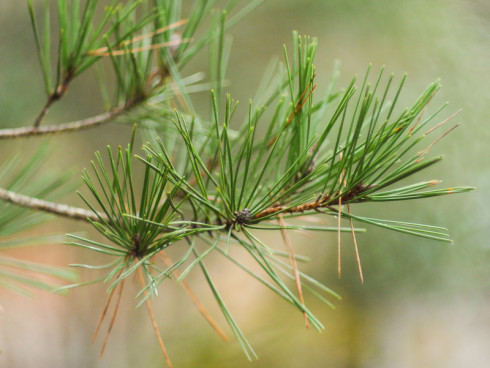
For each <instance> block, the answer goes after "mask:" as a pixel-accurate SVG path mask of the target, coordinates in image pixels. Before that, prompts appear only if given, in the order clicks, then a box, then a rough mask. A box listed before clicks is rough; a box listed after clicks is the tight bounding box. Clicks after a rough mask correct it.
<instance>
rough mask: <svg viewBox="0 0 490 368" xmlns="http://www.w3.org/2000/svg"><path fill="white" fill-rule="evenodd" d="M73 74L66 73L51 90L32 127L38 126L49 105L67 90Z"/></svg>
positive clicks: (36, 127)
mask: <svg viewBox="0 0 490 368" xmlns="http://www.w3.org/2000/svg"><path fill="white" fill-rule="evenodd" d="M73 76H74V73H69V74H67V75H66V77H65V78H64V79H63V82H62V83H61V84H60V85H59V86H58V87H57V88H56V89H55V90H54V91H53V92H51V94H50V95H49V97H48V100H47V101H46V103H45V104H44V107H43V108H42V110H41V111H40V112H39V114H38V115H37V117H36V120H35V121H34V125H33V128H34V129H38V128H39V126H40V125H41V121H42V120H43V118H44V116H45V115H46V114H47V113H48V111H49V108H50V107H51V105H52V104H54V103H55V102H56V101H58V100H60V99H61V98H62V97H63V96H64V95H65V93H66V91H68V85H69V84H70V82H71V80H72V79H73Z"/></svg>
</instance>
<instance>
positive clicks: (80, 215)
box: [0, 188, 104, 221]
mask: <svg viewBox="0 0 490 368" xmlns="http://www.w3.org/2000/svg"><path fill="white" fill-rule="evenodd" d="M0 200H3V201H5V202H8V203H12V204H15V205H17V206H21V207H25V208H30V209H33V210H37V211H44V212H48V213H52V214H54V215H58V216H63V217H67V218H70V219H73V220H83V221H86V220H87V219H90V220H93V221H99V217H98V216H97V215H96V214H95V213H93V212H92V211H87V210H84V209H83V208H78V207H72V206H68V205H66V204H61V203H53V202H48V201H44V200H42V199H38V198H33V197H29V196H26V195H23V194H18V193H15V192H11V191H9V190H6V189H3V188H0ZM100 216H102V217H104V215H102V214H100Z"/></svg>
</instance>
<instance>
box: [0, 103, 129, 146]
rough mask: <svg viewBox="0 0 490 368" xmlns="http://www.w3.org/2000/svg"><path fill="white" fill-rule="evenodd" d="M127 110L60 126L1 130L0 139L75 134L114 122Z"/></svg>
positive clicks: (119, 109) (125, 108) (118, 109)
mask: <svg viewBox="0 0 490 368" xmlns="http://www.w3.org/2000/svg"><path fill="white" fill-rule="evenodd" d="M127 110H128V107H127V106H125V107H119V108H115V109H113V110H111V111H109V112H106V113H104V114H100V115H97V116H93V117H90V118H87V119H83V120H79V121H74V122H71V123H65V124H60V125H51V126H45V127H22V128H14V129H0V139H8V138H21V137H29V136H34V135H45V134H56V133H65V132H73V131H77V130H81V129H87V128H92V127H96V126H98V125H102V124H105V123H108V122H109V121H111V120H113V119H114V118H115V117H116V116H118V115H119V114H121V113H123V112H125V111H127Z"/></svg>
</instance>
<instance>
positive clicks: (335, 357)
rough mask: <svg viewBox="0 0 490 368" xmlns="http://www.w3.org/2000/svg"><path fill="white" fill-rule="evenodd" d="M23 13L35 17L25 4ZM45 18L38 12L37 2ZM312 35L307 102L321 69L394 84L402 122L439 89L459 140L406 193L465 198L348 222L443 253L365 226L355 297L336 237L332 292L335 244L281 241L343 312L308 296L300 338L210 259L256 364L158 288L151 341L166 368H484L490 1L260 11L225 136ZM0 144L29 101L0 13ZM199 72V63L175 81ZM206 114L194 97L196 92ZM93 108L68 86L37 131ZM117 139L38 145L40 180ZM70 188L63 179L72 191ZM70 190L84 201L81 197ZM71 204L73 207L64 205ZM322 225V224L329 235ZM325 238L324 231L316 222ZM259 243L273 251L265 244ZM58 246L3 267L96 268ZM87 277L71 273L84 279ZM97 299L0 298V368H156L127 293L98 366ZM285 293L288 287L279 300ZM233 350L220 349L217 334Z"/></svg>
mask: <svg viewBox="0 0 490 368" xmlns="http://www.w3.org/2000/svg"><path fill="white" fill-rule="evenodd" d="M34 3H35V4H38V3H40V2H36V1H35V2H34ZM53 3H54V2H53ZM292 30H298V31H299V32H300V34H305V35H311V36H316V37H318V43H319V47H318V53H317V56H316V63H315V65H316V70H317V83H318V87H317V91H319V93H320V95H322V93H323V92H324V91H325V89H326V88H327V85H328V82H329V80H330V76H331V72H332V70H333V67H334V64H335V61H336V60H340V61H341V68H340V72H341V76H340V80H339V83H338V86H339V87H340V86H345V85H346V83H348V81H350V79H351V78H352V76H353V75H354V74H358V75H360V76H362V75H363V73H364V72H365V70H366V68H367V66H368V64H369V63H372V64H373V70H374V71H377V70H379V69H380V68H381V67H382V65H386V71H387V72H388V73H387V74H389V73H395V74H396V76H398V79H399V78H401V77H402V75H403V73H405V72H407V73H408V80H407V84H406V88H405V90H404V92H403V94H402V97H401V101H400V107H401V108H403V107H405V106H407V107H408V106H409V104H410V103H411V102H413V101H414V100H415V99H416V98H417V97H418V95H419V94H420V93H421V92H422V91H423V89H424V88H425V87H426V86H427V85H428V84H429V83H430V82H432V81H434V80H436V79H438V78H440V79H441V81H442V85H443V88H442V90H441V91H440V92H439V93H438V95H437V96H436V97H435V99H434V102H432V104H433V106H431V107H432V108H433V110H434V111H435V109H436V107H437V106H439V105H441V104H443V103H444V102H445V101H449V102H450V106H449V108H447V109H445V110H444V112H443V113H442V114H441V116H440V118H439V119H440V120H441V121H442V120H443V119H445V118H447V117H448V116H450V115H451V114H452V113H453V112H455V111H456V110H458V109H462V112H461V113H460V114H459V115H458V116H457V117H456V118H455V120H454V122H455V123H458V122H462V123H463V124H462V126H461V127H459V128H458V129H456V130H455V131H454V132H453V133H451V134H450V135H449V136H447V137H445V138H444V139H443V140H442V141H441V142H439V143H438V144H437V145H436V146H435V147H434V148H433V149H432V151H431V154H432V155H433V156H435V155H439V154H444V155H445V160H443V161H442V162H441V163H440V164H438V165H436V166H435V167H431V168H430V169H429V170H428V172H427V173H423V174H422V175H421V176H420V177H418V179H422V178H423V179H424V180H431V179H439V180H443V185H445V186H446V187H450V186H456V185H471V186H476V187H478V189H477V191H474V192H470V193H466V194H462V195H454V196H448V197H442V198H435V199H427V200H423V201H422V200H419V201H413V202H410V201H407V202H404V203H394V204H388V205H383V206H379V205H370V204H364V205H362V206H361V207H359V208H358V209H354V211H356V210H357V211H361V212H362V213H364V214H366V213H369V214H371V215H372V216H373V217H376V216H378V217H380V218H386V219H396V220H401V221H413V222H419V223H428V224H433V225H438V226H446V227H448V228H449V230H450V234H451V237H452V239H454V245H446V244H440V243H437V242H433V241H430V240H427V239H421V238H415V237H410V236H408V235H402V234H399V233H391V232H389V231H387V230H386V231H384V230H381V229H379V228H370V227H368V228H367V229H368V231H367V233H364V234H360V235H358V237H357V242H358V244H359V248H360V256H361V261H362V266H363V270H364V279H365V283H364V284H361V283H360V281H359V278H358V274H357V264H356V261H355V253H354V249H353V243H352V238H351V237H350V236H349V235H348V234H346V235H343V238H342V239H343V243H342V244H343V251H342V262H343V264H342V267H343V271H342V277H341V278H340V279H338V278H337V263H336V257H337V253H336V252H337V248H336V247H337V244H336V238H335V236H331V235H329V236H326V235H324V234H323V233H320V234H314V237H313V238H309V237H305V236H304V235H303V234H292V237H293V240H294V242H293V244H294V248H295V251H296V252H298V253H299V254H304V255H306V256H308V257H310V258H311V262H310V263H308V264H301V265H300V268H301V269H302V270H304V271H305V272H307V273H308V274H309V275H311V276H313V277H315V278H316V279H318V280H320V281H321V282H323V283H325V284H326V285H327V286H329V287H330V288H332V289H333V290H335V291H336V292H338V293H339V294H340V295H341V296H342V300H341V301H334V300H332V301H333V302H334V304H335V307H336V309H334V310H333V309H330V308H328V307H327V306H326V305H324V304H322V303H320V302H319V301H318V300H317V299H315V298H314V297H313V296H312V295H308V294H306V303H307V305H308V306H309V307H310V308H311V309H312V310H313V312H314V313H315V314H316V315H317V316H318V317H319V318H320V320H321V321H322V322H323V323H324V325H325V330H324V331H323V332H322V333H317V332H315V331H314V330H306V329H305V328H304V321H303V316H302V315H301V314H300V313H299V312H298V311H297V310H296V309H294V308H292V307H291V306H290V305H289V304H287V303H286V302H284V300H281V299H280V298H278V297H277V296H276V295H274V294H272V293H271V292H270V291H269V290H267V289H266V288H265V287H263V286H262V285H259V284H258V283H257V282H256V281H255V280H253V279H252V278H251V277H249V276H248V275H246V274H245V273H243V272H242V271H240V270H239V269H238V268H236V267H234V266H233V265H232V264H230V263H229V262H227V261H226V260H225V259H224V258H223V257H220V256H219V255H212V256H210V258H209V259H208V260H207V261H206V263H207V264H209V268H210V270H211V273H212V277H213V279H214V281H216V283H217V285H218V287H219V290H220V293H221V294H222V296H223V298H224V299H225V301H226V302H227V306H228V307H229V310H230V311H231V313H232V315H233V316H234V317H235V318H236V320H237V322H238V323H239V325H240V326H241V328H242V330H243V332H244V334H245V335H246V336H247V338H248V340H249V341H250V343H251V345H252V346H253V347H254V349H255V350H256V352H257V354H258V356H259V359H258V360H257V361H252V362H248V361H247V360H246V358H245V356H244V354H243V353H242V351H241V349H240V347H239V345H238V343H237V342H236V341H235V340H234V339H233V338H232V339H230V341H229V342H226V343H225V342H223V341H221V340H220V339H219V337H218V336H217V335H216V334H215V333H214V331H213V330H212V329H211V328H210V327H209V326H208V324H207V323H206V321H205V320H204V319H203V318H202V316H201V315H200V314H199V312H198V311H197V309H196V308H195V307H194V305H193V304H192V302H191V301H190V299H189V298H188V297H187V295H186V294H185V292H184V291H183V290H182V289H181V288H180V287H179V286H178V285H176V284H175V282H172V281H168V282H165V283H164V284H163V285H162V286H161V287H160V289H159V290H160V296H159V298H156V299H154V300H152V305H153V309H154V311H155V315H156V320H157V323H158V325H159V328H160V333H161V334H162V338H163V340H164V342H165V344H166V346H167V349H168V351H169V354H170V356H171V359H172V361H173V363H174V365H175V366H176V367H179V368H183V367H199V368H207V367H213V368H218V367H253V368H258V367H261V368H266V367H267V368H272V367H281V368H290V367H291V368H296V367H313V368H317V367H318V368H323V367H328V368H357V367H359V368H361V367H362V368H371V367H373V368H385V367H386V368H391V367H396V368H412V367H413V368H415V367H416V368H420V367H430V368H439V367H441V368H452V367H454V368H460V367H472V368H485V367H488V366H489V364H490V363H489V362H490V349H489V344H490V244H489V239H490V230H489V229H490V225H489V224H490V200H489V198H490V185H489V182H490V160H489V156H490V149H489V145H488V142H489V141H490V129H488V124H489V121H490V109H489V106H490V103H489V101H490V92H489V88H488V85H489V82H490V68H489V65H490V2H488V1H486V0H472V1H455V0H452V1H443V0H424V1H422V0H394V1H388V0H377V1H374V0H367V1H361V0H348V1H340V0H332V1H318V0H317V1H314V0H303V1H293V0H282V1H279V0H270V1H266V2H265V3H264V4H263V5H262V6H261V7H259V8H258V9H257V10H256V11H255V12H253V13H252V14H251V15H249V16H248V17H247V18H245V19H244V20H243V21H242V22H241V23H239V24H238V25H237V26H236V27H234V28H233V29H232V30H231V31H230V34H231V35H232V36H233V49H232V54H231V57H230V60H229V66H228V71H227V78H228V79H229V81H230V85H229V86H228V87H227V91H228V92H230V93H231V95H232V96H233V97H234V98H236V99H238V100H240V101H242V103H241V105H240V107H239V110H238V112H237V116H238V118H237V121H240V117H241V116H245V115H246V113H247V101H248V99H249V98H252V97H253V96H254V95H255V91H256V88H257V87H258V86H259V84H260V80H261V76H262V75H263V72H264V70H265V69H266V67H267V65H268V63H269V60H271V59H272V58H278V59H280V60H282V58H283V44H285V45H286V46H287V47H288V48H289V49H291V40H292V37H291V31H292ZM0 50H1V52H0V66H1V68H0V128H6V127H19V126H28V125H31V124H32V122H33V120H34V118H35V116H36V114H37V112H38V111H39V110H40V109H41V107H42V105H43V103H44V95H43V87H42V75H41V71H40V68H39V65H38V60H37V55H36V48H35V44H34V39H33V36H32V32H31V26H30V22H29V16H28V12H27V6H26V4H25V2H24V1H11V0H0ZM206 68H207V56H206V55H203V57H202V58H196V59H195V60H194V61H193V62H192V63H191V64H190V65H188V66H187V67H186V68H185V70H184V71H183V74H184V75H189V74H192V73H194V72H197V71H201V70H204V71H206ZM194 97H195V98H196V104H197V106H203V108H206V109H207V108H208V101H209V96H208V95H207V94H205V93H201V94H197V95H196V96H194ZM101 111H102V104H101V102H100V98H99V92H98V87H97V85H96V83H95V77H94V74H93V73H92V72H88V73H87V75H85V76H82V77H80V78H78V79H76V80H75V81H74V83H73V85H72V86H70V90H69V93H68V94H67V96H66V98H65V99H63V100H62V101H61V102H59V103H58V104H57V105H56V106H54V107H53V108H52V110H51V111H50V113H49V115H48V117H47V118H46V123H47V122H51V123H61V122H67V121H72V120H78V119H81V118H84V117H89V116H92V115H95V114H97V113H100V112H101ZM130 129H131V127H130V126H129V125H128V126H121V125H117V124H109V125H106V126H103V127H100V128H95V129H93V130H86V131H83V132H79V133H69V134H66V135H57V136H54V137H52V138H50V140H49V142H50V143H49V144H50V145H51V146H52V147H53V155H52V156H51V158H50V159H49V161H48V162H46V164H45V167H44V168H43V170H44V169H45V170H49V169H57V170H60V171H63V170H67V169H75V170H77V171H78V172H80V171H81V169H82V168H85V167H89V165H90V160H91V159H92V158H93V153H94V152H95V151H97V150H100V151H105V149H106V148H105V147H106V145H108V144H110V145H111V146H117V145H119V144H120V145H122V146H125V145H126V144H127V143H128V140H129V137H130ZM42 141H43V139H39V138H28V139H17V140H10V141H0V158H1V160H0V164H1V163H3V162H5V161H7V160H8V159H9V157H11V155H13V154H19V155H20V156H21V157H24V158H28V157H29V155H30V153H32V152H33V151H34V149H35V148H36V147H37V146H39V145H40V143H41V142H42ZM76 177H77V178H78V177H79V175H77V176H76ZM83 190H85V189H84V188H83V187H82V191H83ZM62 200H63V201H64V202H65V203H68V204H72V205H76V206H82V205H83V203H82V201H81V200H80V199H79V198H78V197H77V196H76V195H73V196H72V197H66V198H63V199H62ZM322 221H327V220H322ZM328 221H333V220H332V219H328ZM331 226H335V224H331ZM36 231H37V232H39V233H43V234H44V233H51V232H58V233H75V232H81V231H83V232H85V234H87V233H90V234H91V236H93V237H96V235H95V234H93V235H92V230H91V228H90V226H88V225H87V224H81V223H79V222H75V221H69V220H64V219H56V220H55V221H52V222H49V223H47V224H46V225H43V226H41V227H38V228H36V229H34V230H31V233H34V234H35V233H36ZM277 235H278V236H275V235H273V234H266V235H263V236H262V235H261V236H262V239H264V240H266V241H267V242H268V244H270V245H271V246H274V247H277V248H279V249H282V248H283V247H284V245H283V244H282V240H281V237H280V236H279V234H277ZM87 253H88V252H84V251H80V250H78V249H72V248H70V247H68V246H64V245H61V244H53V245H49V246H41V247H34V248H25V249H21V250H16V251H15V252H11V253H10V254H11V255H13V256H17V257H21V258H23V259H30V260H35V261H39V262H44V263H49V264H56V265H60V266H66V265H68V264H70V263H97V264H102V263H105V262H107V259H105V258H103V257H100V259H94V257H93V255H92V254H87ZM100 276H101V274H100V273H97V272H96V271H93V272H82V273H81V280H83V281H89V280H93V279H95V278H97V277H100ZM187 280H188V282H189V284H190V286H191V287H192V289H193V290H194V291H195V293H196V294H197V295H198V297H199V298H200V300H201V302H202V303H203V304H204V305H206V307H207V308H208V310H209V311H210V313H211V314H212V315H213V316H215V317H216V319H217V320H218V322H219V323H220V325H221V326H223V327H224V326H226V322H225V320H224V318H223V317H222V316H221V315H220V311H219V308H218V306H217V305H216V302H215V300H214V298H213V296H212V294H211V292H210V290H209V288H208V286H207V285H206V284H205V282H204V280H203V279H202V277H201V276H200V275H199V273H198V272H196V271H193V272H192V273H191V274H190V275H189V278H188V279H187ZM107 287H108V285H102V284H97V285H92V286H86V287H83V288H79V289H74V290H71V291H70V292H69V294H68V295H66V296H60V295H55V294H50V293H47V292H40V291H35V297H34V298H32V299H29V298H26V297H24V296H20V295H17V294H14V293H12V292H10V291H7V290H4V289H0V367H8V368H17V367H19V368H25V367H35V368H44V367H46V368H48V367H50V368H62V367H101V368H102V367H103V368H106V367H114V368H115V367H117V368H124V367H162V366H164V360H163V357H162V356H161V352H160V351H159V349H158V344H157V341H156V338H155V336H154V333H153V330H152V326H151V321H150V319H149V317H148V315H147V313H146V309H145V308H144V306H142V307H141V308H138V309H136V304H137V302H138V301H137V300H136V299H135V298H134V296H135V295H136V293H137V292H138V291H139V284H138V282H137V280H134V281H133V280H130V281H129V282H127V283H126V287H125V290H124V294H123V300H122V302H121V307H120V310H119V312H118V316H117V319H116V323H115V326H114V329H113V331H112V333H111V336H110V339H109V342H108V346H107V349H106V352H105V355H104V357H103V358H102V359H99V357H98V355H99V351H100V347H101V344H102V340H103V337H104V334H105V332H106V329H107V323H106V324H105V325H104V327H103V329H102V332H101V334H100V336H99V338H98V341H97V342H96V343H95V344H91V338H92V334H93V332H94V331H95V328H96V325H97V321H98V318H99V315H100V313H101V311H102V309H103V308H104V305H105V302H106V298H107V294H106V289H107ZM293 287H294V286H293ZM227 333H228V334H229V335H230V336H232V333H231V332H230V331H229V330H227Z"/></svg>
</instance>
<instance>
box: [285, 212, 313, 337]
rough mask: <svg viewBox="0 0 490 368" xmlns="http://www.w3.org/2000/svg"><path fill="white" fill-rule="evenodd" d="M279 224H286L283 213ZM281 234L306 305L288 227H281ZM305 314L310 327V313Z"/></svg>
mask: <svg viewBox="0 0 490 368" xmlns="http://www.w3.org/2000/svg"><path fill="white" fill-rule="evenodd" d="M279 225H280V226H282V227H285V226H286V223H285V222H284V218H283V217H282V214H279ZM281 235H282V238H283V239H284V244H285V245H286V249H287V250H288V253H289V262H290V263H291V267H292V268H293V273H294V280H295V281H296V288H297V289H298V294H299V300H300V301H301V304H302V305H303V306H305V301H304V298H303V291H302V289H301V280H300V276H299V271H298V265H297V263H296V258H295V257H294V252H293V246H292V244H291V238H290V237H289V234H288V231H287V230H286V229H281ZM303 314H304V316H305V327H306V328H310V323H309V322H308V315H307V314H306V312H303Z"/></svg>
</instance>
